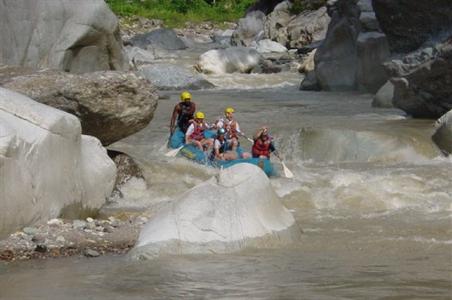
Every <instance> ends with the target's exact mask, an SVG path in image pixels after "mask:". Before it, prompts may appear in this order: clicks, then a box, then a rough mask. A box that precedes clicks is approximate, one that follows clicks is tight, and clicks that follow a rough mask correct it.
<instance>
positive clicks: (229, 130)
mask: <svg viewBox="0 0 452 300" xmlns="http://www.w3.org/2000/svg"><path fill="white" fill-rule="evenodd" d="M224 116H225V117H224V118H221V119H219V120H218V121H217V122H216V124H215V127H216V128H218V129H220V128H224V129H225V130H226V139H227V140H228V141H229V143H230V144H231V148H232V150H233V151H236V150H237V147H238V146H239V135H243V133H242V132H241V131H240V126H239V123H238V122H237V120H236V119H235V118H234V108H232V107H228V108H226V109H225V110H224Z"/></svg>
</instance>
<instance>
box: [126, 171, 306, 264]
mask: <svg viewBox="0 0 452 300" xmlns="http://www.w3.org/2000/svg"><path fill="white" fill-rule="evenodd" d="M300 233H301V231H300V229H299V228H298V226H297V224H296V223H295V220H294V218H293V216H292V215H291V214H290V212H289V211H288V210H287V209H286V208H285V207H284V206H283V205H282V204H281V202H280V201H279V199H278V198H277V196H276V194H275V192H274V190H273V189H272V187H271V185H270V181H269V179H268V177H267V176H266V175H265V173H264V172H262V170H261V169H259V168H258V167H256V166H254V165H251V164H238V165H235V166H233V167H231V168H228V169H226V170H223V171H221V172H220V175H219V176H218V177H214V178H212V179H210V180H208V181H206V182H204V183H202V184H200V185H198V186H196V187H194V188H192V189H191V190H189V191H187V192H186V193H184V194H182V195H181V196H180V197H178V198H177V199H175V200H174V202H173V203H171V204H170V205H169V206H168V207H167V208H165V209H163V211H160V212H159V213H158V214H156V215H155V216H154V217H153V218H151V220H150V221H149V223H147V224H146V225H145V227H144V229H143V230H142V232H141V234H140V237H139V240H138V242H137V244H136V247H135V249H134V250H133V251H132V252H131V255H132V256H133V257H135V258H139V259H145V258H153V257H157V256H159V255H165V254H170V255H177V254H197V253H230V252H234V251H239V250H241V249H244V248H246V247H278V246H282V245H287V244H290V243H294V242H297V241H299V239H300Z"/></svg>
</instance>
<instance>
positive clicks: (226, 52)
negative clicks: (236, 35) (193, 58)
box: [195, 47, 262, 74]
mask: <svg viewBox="0 0 452 300" xmlns="http://www.w3.org/2000/svg"><path fill="white" fill-rule="evenodd" d="M261 60H262V57H261V55H260V54H259V53H258V52H257V51H256V50H254V49H251V48H245V47H231V48H226V49H214V50H209V51H207V52H205V53H203V54H202V55H201V56H200V57H199V61H198V63H197V64H196V66H195V68H196V69H197V70H198V71H200V72H203V73H206V74H209V73H213V74H225V73H234V72H239V73H249V72H251V70H253V69H254V68H255V67H256V66H257V65H258V64H259V63H260V61H261Z"/></svg>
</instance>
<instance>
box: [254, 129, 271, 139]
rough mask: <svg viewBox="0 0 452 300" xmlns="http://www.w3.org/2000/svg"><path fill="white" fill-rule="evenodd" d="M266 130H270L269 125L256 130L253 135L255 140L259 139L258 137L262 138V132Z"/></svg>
mask: <svg viewBox="0 0 452 300" xmlns="http://www.w3.org/2000/svg"><path fill="white" fill-rule="evenodd" d="M265 130H268V129H267V127H265V126H264V127H262V128H259V129H258V130H257V131H256V133H255V134H254V135H253V140H257V139H258V138H260V136H261V135H262V133H263V132H264V131H265Z"/></svg>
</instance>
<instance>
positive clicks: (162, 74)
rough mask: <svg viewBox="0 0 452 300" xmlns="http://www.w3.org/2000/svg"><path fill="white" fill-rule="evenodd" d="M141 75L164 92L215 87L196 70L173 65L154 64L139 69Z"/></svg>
mask: <svg viewBox="0 0 452 300" xmlns="http://www.w3.org/2000/svg"><path fill="white" fill-rule="evenodd" d="M139 72H140V74H141V75H142V76H143V77H144V78H146V79H147V80H149V81H150V82H152V83H153V84H154V85H155V86H156V87H157V88H159V89H162V90H182V89H186V90H199V89H209V88H213V87H215V86H214V85H213V84H212V83H210V82H209V81H207V80H206V79H204V78H203V77H202V76H201V75H200V74H198V73H196V72H195V71H194V70H193V71H192V70H189V69H187V68H184V67H181V66H178V65H173V64H152V65H146V66H142V67H140V68H139Z"/></svg>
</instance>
